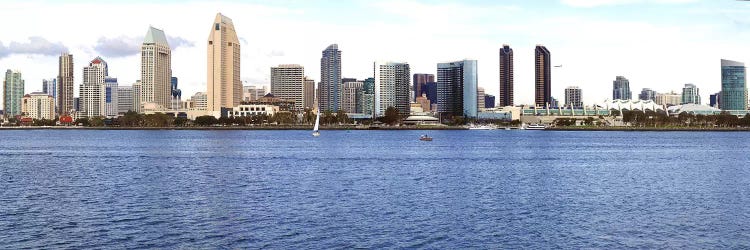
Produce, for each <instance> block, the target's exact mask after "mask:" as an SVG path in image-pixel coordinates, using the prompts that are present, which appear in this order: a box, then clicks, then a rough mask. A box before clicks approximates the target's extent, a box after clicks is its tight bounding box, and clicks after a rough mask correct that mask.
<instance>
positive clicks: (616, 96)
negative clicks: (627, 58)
mask: <svg viewBox="0 0 750 250" xmlns="http://www.w3.org/2000/svg"><path fill="white" fill-rule="evenodd" d="M630 99H633V92H631V91H630V81H629V80H628V79H627V78H625V77H624V76H617V77H616V78H615V80H614V81H612V100H630Z"/></svg>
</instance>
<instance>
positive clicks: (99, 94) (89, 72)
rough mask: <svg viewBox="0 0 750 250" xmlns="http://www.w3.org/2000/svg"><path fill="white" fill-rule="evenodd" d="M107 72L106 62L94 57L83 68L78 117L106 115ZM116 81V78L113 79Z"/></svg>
mask: <svg viewBox="0 0 750 250" xmlns="http://www.w3.org/2000/svg"><path fill="white" fill-rule="evenodd" d="M108 74H109V70H108V67H107V62H105V61H104V60H103V59H102V58H101V57H96V58H94V60H91V62H89V66H88V67H84V68H83V83H81V85H80V86H79V92H78V94H79V96H80V102H81V103H80V107H79V109H78V117H96V116H106V115H107V106H106V105H107V102H106V100H107V99H106V93H107V92H106V91H107V90H106V82H105V79H106V78H107V75H108ZM115 81H116V80H115Z"/></svg>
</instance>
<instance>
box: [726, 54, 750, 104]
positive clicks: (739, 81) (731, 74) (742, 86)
mask: <svg viewBox="0 0 750 250" xmlns="http://www.w3.org/2000/svg"><path fill="white" fill-rule="evenodd" d="M719 106H720V107H721V109H722V110H747V71H746V68H745V64H744V63H741V62H735V61H730V60H723V59H722V60H721V97H720V102H719Z"/></svg>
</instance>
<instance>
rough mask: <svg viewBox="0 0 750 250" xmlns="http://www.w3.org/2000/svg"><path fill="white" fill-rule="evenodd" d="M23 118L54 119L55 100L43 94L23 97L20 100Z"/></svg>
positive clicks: (37, 93) (35, 93) (38, 93)
mask: <svg viewBox="0 0 750 250" xmlns="http://www.w3.org/2000/svg"><path fill="white" fill-rule="evenodd" d="M21 112H22V113H23V117H28V118H31V119H47V120H54V119H55V98H54V97H52V96H51V95H49V94H47V93H43V92H34V93H31V94H27V95H24V96H23V98H22V100H21Z"/></svg>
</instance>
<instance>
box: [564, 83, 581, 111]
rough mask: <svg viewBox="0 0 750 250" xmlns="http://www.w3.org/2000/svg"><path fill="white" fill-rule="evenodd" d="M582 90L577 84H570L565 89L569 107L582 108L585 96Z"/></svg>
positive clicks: (566, 105) (566, 102) (566, 104)
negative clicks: (583, 96)
mask: <svg viewBox="0 0 750 250" xmlns="http://www.w3.org/2000/svg"><path fill="white" fill-rule="evenodd" d="M582 92H583V91H582V90H581V89H580V88H578V87H577V86H570V87H568V88H566V89H565V107H568V108H571V107H572V108H582V107H583V98H582V97H581V95H582Z"/></svg>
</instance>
